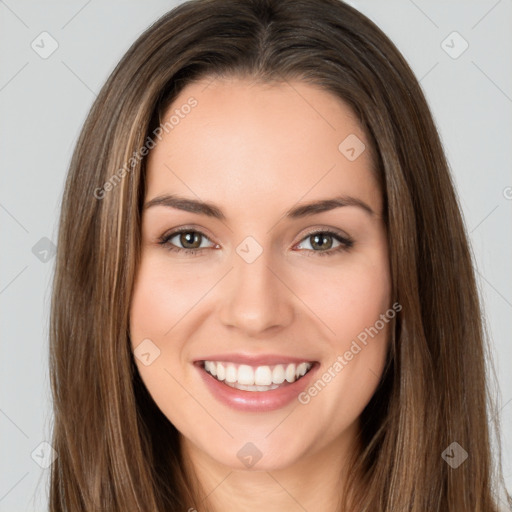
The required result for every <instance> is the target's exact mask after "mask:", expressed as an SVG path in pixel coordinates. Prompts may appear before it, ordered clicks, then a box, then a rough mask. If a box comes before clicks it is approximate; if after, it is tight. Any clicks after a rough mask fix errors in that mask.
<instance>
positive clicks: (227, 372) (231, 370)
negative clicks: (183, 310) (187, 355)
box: [202, 361, 313, 392]
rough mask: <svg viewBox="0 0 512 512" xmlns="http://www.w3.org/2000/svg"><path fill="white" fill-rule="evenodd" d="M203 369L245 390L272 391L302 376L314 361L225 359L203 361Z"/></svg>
mask: <svg viewBox="0 0 512 512" xmlns="http://www.w3.org/2000/svg"><path fill="white" fill-rule="evenodd" d="M202 366H203V369H204V370H205V371H206V372H207V373H208V374H210V375H211V376H212V377H215V379H216V380H217V381H219V382H223V383H224V384H226V385H228V386H230V387H232V388H236V389H240V390H243V391H256V392H258V391H259V392H262V391H270V390H273V389H277V388H280V387H284V386H286V385H288V384H292V383H294V382H295V381H297V380H299V379H300V378H302V377H303V376H304V375H306V373H307V372H308V371H309V370H310V369H311V368H312V366H313V363H311V362H306V361H304V362H301V363H283V364H275V365H272V366H269V365H263V366H250V365H247V364H236V363H230V362H223V361H203V365H202Z"/></svg>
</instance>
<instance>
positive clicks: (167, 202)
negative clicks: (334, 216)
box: [144, 194, 376, 221]
mask: <svg viewBox="0 0 512 512" xmlns="http://www.w3.org/2000/svg"><path fill="white" fill-rule="evenodd" d="M154 206H166V207H168V208H175V209H177V210H183V211H186V212H190V213H197V214H199V215H206V216H207V217H213V218H215V219H219V220H223V221H224V220H226V215H225V214H224V213H223V212H222V210H221V209H220V208H219V207H218V206H216V205H215V204H213V203H211V202H207V201H199V200H197V199H189V198H187V197H182V196H178V195H175V194H166V195H161V196H158V197H155V198H153V199H151V200H149V201H148V202H147V203H145V204H144V209H148V208H152V207H154ZM344 206H356V207H358V208H360V209H361V210H363V211H364V212H366V213H367V214H369V215H371V216H375V215H376V214H375V212H374V211H373V210H372V209H371V208H370V207H369V206H368V205H367V204H366V203H365V202H364V201H362V200H361V199H358V198H356V197H352V196H347V195H341V196H337V197H333V198H331V199H321V200H317V201H313V202H310V203H305V204H301V205H298V206H294V207H293V208H291V209H289V210H288V211H287V212H285V214H284V216H285V217H288V218H290V219H301V218H304V217H308V216H311V215H316V214H318V213H322V212H327V211H329V210H334V209H335V208H341V207H344Z"/></svg>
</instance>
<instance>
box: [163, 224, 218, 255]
mask: <svg viewBox="0 0 512 512" xmlns="http://www.w3.org/2000/svg"><path fill="white" fill-rule="evenodd" d="M173 238H177V239H178V240H177V243H178V244H181V245H183V246H184V247H183V248H181V247H176V245H175V243H172V242H171V240H172V239H173ZM203 239H206V240H208V237H207V236H206V235H205V234H204V233H201V232H200V231H196V230H193V229H190V228H180V229H177V230H175V231H173V232H172V233H169V234H165V235H163V236H162V237H160V238H159V241H158V243H159V244H160V245H163V246H164V247H166V248H167V249H168V250H169V251H171V252H181V253H185V254H190V255H193V256H197V255H198V254H200V253H202V252H203V250H204V249H205V247H201V245H202V244H201V242H202V240H203ZM214 245H215V244H214Z"/></svg>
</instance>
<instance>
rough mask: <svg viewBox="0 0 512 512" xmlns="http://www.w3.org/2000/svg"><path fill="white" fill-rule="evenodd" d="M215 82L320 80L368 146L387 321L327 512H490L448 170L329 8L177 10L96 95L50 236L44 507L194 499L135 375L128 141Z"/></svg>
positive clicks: (346, 19) (373, 34)
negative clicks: (373, 386)
mask: <svg viewBox="0 0 512 512" xmlns="http://www.w3.org/2000/svg"><path fill="white" fill-rule="evenodd" d="M216 76H233V77H234V76H236V77H243V78H247V79H249V80H254V81H257V82H267V83H270V82H275V83H281V82H287V81H289V80H303V81H306V82H308V83H311V84H316V85H319V86H321V87H322V88H324V89H325V90H326V91H328V92H330V93H332V94H334V95H336V96H337V97H338V98H340V100H342V101H344V102H346V103H347V104H348V105H349V106H350V107H351V108H352V109H353V111H354V113H355V115H357V117H358V119H359V121H360V123H361V126H362V127H363V129H364V130H365V133H366V134H367V137H368V140H369V141H370V143H371V149H372V152H373V155H374V160H375V161H374V164H375V169H376V172H378V176H379V182H380V184H381V188H382V194H383V198H384V211H385V216H386V226H387V232H388V237H389V248H390V249H389V258H390V265H391V273H392V293H393V300H394V301H398V302H399V303H400V304H401V306H402V310H401V311H400V313H399V314H398V316H397V321H396V329H395V330H394V332H393V335H392V340H391V344H390V350H389V354H388V361H387V363H388V364H387V367H386V371H385V373H384V374H383V376H382V379H381V382H380V385H379V388H378V389H377V391H376V393H375V395H374V397H373V398H372V400H371V401H370V403H369V404H368V406H367V407H366V408H365V410H364V412H363V414H362V417H361V426H362V432H361V435H362V437H361V439H362V441H363V443H362V446H363V447H364V450H363V452H362V453H361V454H359V456H358V457H357V459H355V460H354V461H353V464H354V466H353V471H352V472H351V475H352V480H349V481H348V482H347V489H346V491H347V492H345V494H344V495H345V498H346V500H347V503H346V504H345V507H346V508H343V510H354V511H371V512H379V511H381V512H397V511H411V512H425V511H427V510H428V511H429V512H435V511H437V512H447V511H453V512H470V511H471V512H476V511H481V512H491V511H492V512H495V511H496V510H498V497H497V487H496V485H497V484H500V485H502V484H503V479H502V476H501V461H500V456H499V449H498V453H497V462H496V463H495V464H493V460H492V457H491V449H490V442H491V441H490V435H491V432H490V429H489V423H488V419H489V418H491V416H492V417H493V418H495V419H496V420H497V416H496V415H495V413H494V410H493V409H492V408H490V405H489V404H492V400H491V398H492V397H491V395H490V393H489V386H488V380H487V377H486V374H487V370H486V360H487V359H488V357H489V355H488V354H487V352H486V334H485V324H484V323H483V320H482V310H481V305H480V299H479V296H478V291H477V287H476V283H475V274H474V269H473V262H472V255H471V252H470V249H469V244H468V237H467V234H466V230H465V226H464V222H463V219H462V216H461V213H460V206H459V204H458V199H457V196H456V194H455V191H454V186H453V182H452V178H451V176H450V172H449V168H448V164H447V161H446V158H445V155H444V152H443V148H442V145H441V142H440V139H439V136H438V133H437V131H436V127H435V125H434V122H433V119H432V116H431V113H430V111H429V108H428V106H427V103H426V100H425V97H424V95H423V93H422V90H421V88H420V86H419V84H418V81H417V79H416V78H415V76H414V74H413V73H412V71H411V69H410V67H409V66H408V64H407V63H406V62H405V60H404V58H403V57H402V56H401V54H400V53H399V51H398V50H397V48H396V47H395V46H394V44H393V43H392V42H391V41H390V39H389V38H388V37H386V35H385V34H384V33H383V32H382V31H381V30H380V29H379V28H378V27H377V26H376V25H375V24H374V23H372V22H371V21H370V20H369V19H368V18H366V17H365V16H364V15H362V14H361V13H359V12H358V11H357V10H355V9H353V8H351V7H350V6H348V5H346V4H344V3H342V2H341V1H339V0H243V1H241V0H193V1H189V2H185V3H183V4H181V5H179V6H178V7H176V8H175V9H173V10H172V11H170V12H169V13H167V14H166V15H164V16H163V17H162V18H160V19H159V20H158V21H157V22H156V23H154V24H153V25H152V26H151V27H150V28H149V29H148V30H146V31H145V32H144V33H143V34H142V35H141V36H140V37H139V38H138V40H137V41H136V42H135V43H134V44H133V45H132V47H131V48H130V49H129V50H128V52H127V53H126V55H125V56H124V57H123V58H122V60H121V61H120V62H119V64H118V65H117V67H116V68H115V70H114V71H113V72H112V74H111V76H110V77H109V79H108V80H107V82H106V84H105V85H104V87H103V88H102V90H101V92H100V94H99V95H98V97H97V99H96V101H95V102H94V105H93V106H92V108H91V111H90V113H89V116H88V118H87V120H86V122H85V125H84V127H83V130H82V132H81V135H80V138H79V140H78V142H77V145H76V148H75V151H74V154H73V158H72V161H71V165H70V169H69V173H68V176H67V181H66V185H65V191H64V196H63V202H62V213H61V219H60V227H59V240H58V251H57V261H56V272H55V278H54V284H53V296H52V308H51V324H50V378H51V387H52V393H53V405H54V426H53V442H52V445H53V447H54V449H55V450H56V451H57V453H58V458H57V459H56V460H55V462H54V463H53V465H52V469H51V483H50V484H51V485H50V510H51V511H52V512H58V511H73V512H79V511H87V512H91V511H93V510H94V511H100V510H101V511H109V512H115V511H119V512H121V511H123V512H125V511H130V512H131V511H135V510H138V511H151V512H156V511H161V512H163V511H171V510H173V511H185V510H187V509H189V508H191V507H196V508H197V509H199V510H205V508H206V503H205V502H203V503H201V500H202V496H198V495H197V494H198V489H199V487H198V485H197V482H195V483H194V477H193V475H191V474H190V471H185V469H186V468H185V465H184V461H183V460H182V455H181V453H180V446H179V437H178V432H177V430H176V429H175V427H174V426H173V425H172V424H171V423H170V422H169V421H168V420H167V418H166V417H165V416H164V415H163V413H162V412H161V411H160V410H159V409H158V407H157V406H156V404H155V403H154V401H153V400H152V398H151V396H150V395H149V393H148V391H147V389H146V388H145V386H144V384H143V383H142V381H141V378H140V376H139V374H138V371H137V368H136V366H135V363H134V359H133V354H132V351H131V348H130V340H129V329H128V326H129V315H128V313H129V306H130V298H131V292H132V286H133V282H134V277H135V274H136V271H137V266H138V262H139V251H140V229H141V201H142V199H143V197H144V194H145V163H146V158H145V156H141V155H143V154H144V152H143V151H141V148H144V147H145V146H147V145H148V144H149V142H148V141H149V139H155V137H157V135H156V134H157V133H158V131H157V130H158V126H159V122H161V121H162V119H163V115H164V113H165V112H166V110H167V108H168V107H169V105H170V104H171V102H172V101H173V99H174V98H175V97H176V95H177V94H178V93H179V92H180V91H181V90H182V89H183V88H184V87H185V86H186V85H187V84H189V83H191V82H192V81H194V80H198V79H200V78H209V77H212V78H214V77H216ZM495 426H496V427H497V424H496V425H495ZM498 441H499V436H498ZM453 442H457V443H458V444H459V445H460V447H462V448H463V449H464V450H465V451H466V452H467V453H468V455H469V456H468V459H467V460H466V461H465V462H464V463H462V464H461V465H460V466H459V467H457V468H453V467H451V466H450V465H449V464H447V463H446V462H445V460H443V458H442V456H441V454H442V453H443V452H444V450H445V449H446V448H448V447H449V446H450V445H451V444H452V443H453ZM498 448H499V443H498ZM356 478H357V487H358V488H360V489H361V490H362V492H360V493H359V494H358V493H357V492H356V491H355V489H356ZM494 478H495V479H494ZM350 490H352V491H350ZM505 494H506V491H505ZM505 499H506V500H508V502H509V503H511V501H510V497H509V496H508V494H506V498H505ZM349 500H350V501H349ZM349 506H350V508H348V507H349Z"/></svg>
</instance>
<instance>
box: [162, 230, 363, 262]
mask: <svg viewBox="0 0 512 512" xmlns="http://www.w3.org/2000/svg"><path fill="white" fill-rule="evenodd" d="M181 233H197V234H199V235H200V236H201V237H204V238H206V239H207V240H209V238H208V237H207V236H206V235H205V234H204V233H202V232H201V231H197V230H195V229H190V228H186V227H185V228H180V229H177V230H175V231H173V232H172V233H169V234H164V235H162V236H161V237H159V239H158V244H159V245H162V246H164V247H166V249H167V250H169V251H171V252H176V253H185V254H189V255H191V256H199V254H201V253H202V252H203V251H204V250H205V249H208V248H207V247H202V248H198V249H183V248H181V247H176V246H175V245H174V244H171V243H170V242H169V240H171V239H172V238H174V237H175V236H176V235H179V234H181ZM318 234H322V235H330V236H332V237H333V238H335V239H336V240H337V241H338V242H340V245H339V247H336V248H335V249H329V250H327V251H314V250H311V249H307V250H306V252H310V253H314V254H315V255H318V256H334V255H335V254H338V253H340V252H343V251H349V250H350V249H351V248H352V247H353V246H354V240H352V238H350V237H343V236H341V235H339V234H338V233H336V232H334V231H330V230H326V229H324V230H316V231H312V232H310V233H308V234H307V235H305V236H304V237H303V238H302V239H301V241H300V242H302V241H304V240H306V239H307V238H309V237H311V236H313V235H318ZM309 256H312V254H311V255H309Z"/></svg>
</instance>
